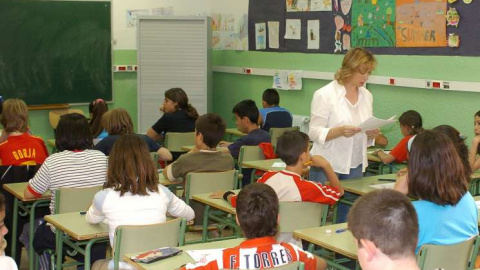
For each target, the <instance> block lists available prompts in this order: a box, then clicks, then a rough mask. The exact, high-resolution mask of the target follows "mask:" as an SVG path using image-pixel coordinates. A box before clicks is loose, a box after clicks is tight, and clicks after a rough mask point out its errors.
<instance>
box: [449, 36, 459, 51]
mask: <svg viewBox="0 0 480 270" xmlns="http://www.w3.org/2000/svg"><path fill="white" fill-rule="evenodd" d="M447 44H448V47H453V48H456V47H459V46H460V37H459V36H458V35H457V34H455V33H450V34H448V41H447Z"/></svg>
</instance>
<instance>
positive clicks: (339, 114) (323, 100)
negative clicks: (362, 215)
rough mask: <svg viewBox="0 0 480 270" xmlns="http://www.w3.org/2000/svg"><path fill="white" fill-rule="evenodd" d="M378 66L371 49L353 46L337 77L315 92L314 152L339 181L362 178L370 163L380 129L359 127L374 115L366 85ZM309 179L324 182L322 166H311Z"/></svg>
mask: <svg viewBox="0 0 480 270" xmlns="http://www.w3.org/2000/svg"><path fill="white" fill-rule="evenodd" d="M375 65H376V60H375V57H374V56H373V54H372V53H371V52H370V51H368V50H365V49H363V48H355V49H352V50H350V51H348V52H347V54H346V55H345V57H344V58H343V62H342V67H341V68H340V69H339V70H338V71H337V72H336V73H335V80H334V81H332V82H331V83H329V84H327V85H326V86H324V87H322V88H320V89H318V90H317V91H316V92H315V94H314V95H313V100H312V105H311V117H310V130H309V132H308V135H309V136H310V139H311V140H312V141H313V147H312V150H311V154H312V155H322V156H323V157H324V158H325V159H327V160H328V161H329V162H330V163H331V165H332V167H333V170H334V171H335V172H336V173H337V175H338V177H339V179H340V180H342V179H348V178H356V177H362V174H363V172H364V171H365V168H366V167H367V165H368V162H367V146H370V145H373V138H374V137H375V135H376V134H377V133H378V130H377V129H375V130H368V131H364V130H361V129H360V128H358V125H359V124H360V123H362V122H363V121H365V120H367V119H368V118H370V117H371V116H372V115H373V108H372V103H373V97H372V94H371V93H370V92H369V91H368V90H367V89H366V88H365V87H364V85H365V83H366V81H367V80H368V77H369V76H370V73H371V71H372V70H373V69H374V68H375ZM310 180H312V181H316V182H321V183H325V181H326V177H325V174H324V173H323V171H322V170H321V169H320V168H315V167H312V168H311V170H310ZM339 215H340V214H339ZM339 218H340V216H339Z"/></svg>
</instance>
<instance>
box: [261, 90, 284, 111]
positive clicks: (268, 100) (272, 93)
mask: <svg viewBox="0 0 480 270" xmlns="http://www.w3.org/2000/svg"><path fill="white" fill-rule="evenodd" d="M262 103H263V107H271V106H278V104H280V96H279V95H278V92H277V90H275V89H273V88H269V89H267V90H265V91H263V95H262Z"/></svg>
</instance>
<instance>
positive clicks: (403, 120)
mask: <svg viewBox="0 0 480 270" xmlns="http://www.w3.org/2000/svg"><path fill="white" fill-rule="evenodd" d="M398 122H400V128H401V130H402V134H403V135H404V136H408V135H415V134H418V133H420V132H422V130H423V127H422V116H421V115H420V114H419V113H418V112H417V111H414V110H409V111H406V112H404V113H402V115H401V116H400V118H398Z"/></svg>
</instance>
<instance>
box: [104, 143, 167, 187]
mask: <svg viewBox="0 0 480 270" xmlns="http://www.w3.org/2000/svg"><path fill="white" fill-rule="evenodd" d="M104 187H105V188H113V189H114V190H116V191H120V196H122V195H123V194H125V193H126V192H131V193H132V194H138V195H148V191H152V192H158V172H157V169H156V167H155V165H154V163H153V159H152V158H151V157H150V153H149V151H148V146H147V143H146V142H145V141H144V140H143V139H142V138H141V137H139V136H137V135H135V134H127V135H122V136H120V138H118V139H117V141H115V144H114V145H113V148H112V151H111V152H110V156H109V158H108V170H107V182H106V183H105V185H104Z"/></svg>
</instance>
